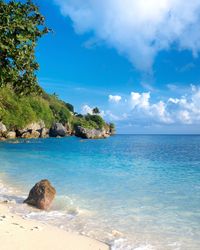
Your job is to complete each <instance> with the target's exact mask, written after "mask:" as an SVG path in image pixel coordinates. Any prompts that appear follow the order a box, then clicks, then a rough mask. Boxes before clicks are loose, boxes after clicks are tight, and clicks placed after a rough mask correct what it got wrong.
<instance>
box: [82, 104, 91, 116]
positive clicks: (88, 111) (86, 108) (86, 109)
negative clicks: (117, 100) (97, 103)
mask: <svg viewBox="0 0 200 250" xmlns="http://www.w3.org/2000/svg"><path fill="white" fill-rule="evenodd" d="M92 109H93V108H91V107H90V106H89V105H87V104H85V105H83V106H82V108H81V112H82V114H84V115H87V114H90V115H91V114H92V113H93V112H92Z"/></svg>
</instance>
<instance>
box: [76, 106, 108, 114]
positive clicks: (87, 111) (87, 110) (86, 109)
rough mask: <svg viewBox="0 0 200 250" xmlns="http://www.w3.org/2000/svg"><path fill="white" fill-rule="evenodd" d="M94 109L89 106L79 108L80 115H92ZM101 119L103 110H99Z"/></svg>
mask: <svg viewBox="0 0 200 250" xmlns="http://www.w3.org/2000/svg"><path fill="white" fill-rule="evenodd" d="M94 108H95V107H90V106H89V105H87V104H85V105H83V106H82V107H81V113H82V114H83V115H87V114H90V115H92V114H93V109H94ZM99 115H100V116H101V117H104V116H105V112H104V110H100V114H99Z"/></svg>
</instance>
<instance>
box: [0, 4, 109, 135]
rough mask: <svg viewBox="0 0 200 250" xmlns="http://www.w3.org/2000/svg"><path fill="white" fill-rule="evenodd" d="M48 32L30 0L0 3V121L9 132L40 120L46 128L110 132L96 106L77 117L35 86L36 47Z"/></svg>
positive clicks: (65, 105)
mask: <svg viewBox="0 0 200 250" xmlns="http://www.w3.org/2000/svg"><path fill="white" fill-rule="evenodd" d="M48 32H49V29H48V28H47V27H46V26H45V18H44V17H43V16H42V15H41V14H40V12H39V9H38V7H37V6H36V5H35V4H33V2H32V1H31V0H28V1H26V2H25V3H23V2H20V1H9V2H7V1H3V0H0V121H2V122H3V123H4V124H5V125H6V127H7V128H8V129H11V130H16V129H23V128H24V127H25V126H27V125H29V124H30V123H32V122H39V121H41V120H42V121H44V123H45V125H46V127H47V128H50V127H51V125H52V124H53V123H54V122H60V123H62V124H63V125H67V126H68V127H69V128H71V130H72V131H73V130H74V129H75V128H76V127H77V126H83V127H85V128H90V129H93V128H95V129H102V128H106V129H107V130H109V129H110V127H109V125H108V124H106V123H105V121H104V120H103V119H102V118H101V117H100V116H99V114H100V111H99V109H98V108H97V107H96V108H94V109H93V115H90V114H87V115H85V116H83V115H81V114H77V113H75V112H74V107H73V106H72V105H71V104H70V103H65V102H63V101H61V100H59V99H58V97H57V95H56V94H52V95H49V94H47V93H45V91H44V90H43V89H42V88H41V87H40V86H39V85H38V83H37V77H36V73H35V72H36V70H38V68H39V65H38V63H37V62H36V60H35V47H36V45H37V41H38V39H39V38H40V37H42V36H43V35H44V34H46V33H48Z"/></svg>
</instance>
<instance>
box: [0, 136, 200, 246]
mask: <svg viewBox="0 0 200 250" xmlns="http://www.w3.org/2000/svg"><path fill="white" fill-rule="evenodd" d="M0 161H1V164H0V172H1V173H4V176H2V177H1V176H0V178H3V179H4V181H5V180H6V181H7V183H10V184H11V185H12V187H15V188H16V190H17V192H14V190H13V193H12V192H11V193H12V195H14V193H15V196H14V198H15V199H17V203H20V202H21V201H22V198H23V196H24V197H25V195H27V193H28V191H29V190H30V188H31V187H32V186H33V185H34V184H35V183H36V182H37V181H38V180H40V179H43V178H47V179H49V180H50V181H51V182H52V184H53V186H55V187H56V189H57V198H56V200H55V202H54V204H53V207H52V209H51V211H49V212H39V211H37V210H34V209H28V208H27V206H26V205H19V206H15V207H13V209H15V210H16V211H17V212H18V213H22V214H24V215H25V216H27V217H30V218H35V219H39V220H43V221H47V222H48V223H53V224H55V225H57V226H60V227H63V228H64V229H67V230H74V231H78V232H80V233H82V234H87V235H89V236H91V237H94V238H97V239H99V240H103V241H106V242H108V243H111V244H112V249H113V250H116V249H117V250H119V249H123V250H132V249H137V250H138V249H145V250H146V249H159V250H160V249H161V250H162V249H164V250H168V249H173V250H174V249H176V250H178V249H181V250H195V249H199V244H200V136H193V135H191V136H189V135H185V136H182V135H181V136H180V135H177V136H176V135H172V136H169V135H167V136H163V135H161V136H159V135H156V136H155V135H154V136H151V135H117V136H114V137H111V138H108V139H106V140H80V139H78V138H75V137H68V138H63V139H38V140H29V141H22V140H20V141H19V143H17V144H15V143H11V142H4V143H0ZM1 190H2V195H3V194H4V197H5V190H4V189H1ZM9 195H10V196H11V194H10V193H9Z"/></svg>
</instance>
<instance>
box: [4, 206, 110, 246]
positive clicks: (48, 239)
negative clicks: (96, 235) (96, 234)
mask: <svg viewBox="0 0 200 250" xmlns="http://www.w3.org/2000/svg"><path fill="white" fill-rule="evenodd" d="M0 242H1V250H13V249H15V250H36V249H37V250H45V249H48V250H109V246H108V245H106V244H104V243H101V242H99V241H96V240H93V239H90V238H88V237H86V236H81V235H78V234H76V233H68V232H66V231H64V230H61V229H59V228H56V227H53V226H50V225H46V224H43V223H40V222H38V221H33V220H27V219H24V218H22V217H20V216H18V215H16V214H12V213H10V212H9V209H8V205H7V204H0Z"/></svg>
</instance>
